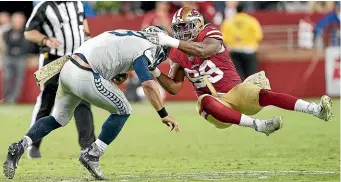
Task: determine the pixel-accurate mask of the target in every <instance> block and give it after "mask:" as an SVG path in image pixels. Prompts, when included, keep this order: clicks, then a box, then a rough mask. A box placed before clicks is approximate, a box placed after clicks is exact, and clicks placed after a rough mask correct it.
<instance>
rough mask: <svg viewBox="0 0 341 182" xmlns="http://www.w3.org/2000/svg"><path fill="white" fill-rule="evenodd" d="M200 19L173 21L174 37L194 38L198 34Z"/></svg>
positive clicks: (182, 38)
mask: <svg viewBox="0 0 341 182" xmlns="http://www.w3.org/2000/svg"><path fill="white" fill-rule="evenodd" d="M196 21H198V20H191V21H179V22H175V23H172V25H171V28H172V34H173V37H174V38H176V39H179V40H183V41H188V40H194V39H195V38H196V37H197V36H198V29H199V27H197V25H198V23H196Z"/></svg>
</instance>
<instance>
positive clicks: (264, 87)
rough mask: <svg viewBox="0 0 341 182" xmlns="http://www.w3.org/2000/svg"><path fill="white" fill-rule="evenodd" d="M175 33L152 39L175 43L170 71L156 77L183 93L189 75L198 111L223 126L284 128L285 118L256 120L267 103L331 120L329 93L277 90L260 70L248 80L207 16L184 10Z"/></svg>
mask: <svg viewBox="0 0 341 182" xmlns="http://www.w3.org/2000/svg"><path fill="white" fill-rule="evenodd" d="M171 29H172V35H173V37H170V36H168V35H167V34H164V33H156V34H155V35H154V37H153V38H150V41H152V42H154V43H156V44H159V45H165V46H170V47H172V49H171V51H170V54H169V58H170V59H171V60H170V61H171V69H170V72H169V75H168V76H167V75H165V74H163V73H161V72H160V70H158V69H155V70H154V71H153V75H154V76H155V77H156V78H157V80H158V82H159V83H160V84H161V85H162V87H163V88H164V89H165V90H166V91H167V92H169V93H170V94H173V95H175V94H177V93H178V92H179V90H180V88H181V85H182V83H183V81H184V77H185V76H186V77H187V78H188V79H189V80H190V81H191V82H192V84H193V87H194V89H195V91H196V94H197V96H198V101H197V111H198V113H199V114H200V115H201V116H202V117H204V118H205V119H206V120H207V121H209V122H211V123H213V124H214V125H215V126H216V127H218V128H227V127H229V126H230V125H231V124H235V125H240V126H245V127H250V128H254V129H255V130H256V131H258V132H262V133H265V134H266V135H269V134H271V133H273V132H275V131H276V130H278V129H280V128H281V127H282V119H281V117H278V116H277V117H274V118H272V119H255V118H252V117H250V116H249V115H254V114H256V113H258V112H259V111H260V110H261V109H262V108H263V107H265V106H270V105H272V106H276V107H279V108H282V109H286V110H292V111H298V112H304V113H308V114H312V115H314V116H316V117H318V118H320V119H322V120H325V121H329V120H331V118H332V116H333V114H332V108H331V107H332V102H331V98H330V97H328V96H326V95H324V96H322V97H321V101H320V103H319V104H315V103H313V102H311V103H310V102H307V101H304V100H302V99H298V98H296V97H294V96H291V95H288V94H284V93H277V92H273V91H271V88H270V84H269V81H268V79H267V78H266V77H265V73H264V72H259V73H256V74H254V75H252V76H250V77H249V78H247V79H246V80H245V81H244V82H241V79H240V77H239V75H238V73H237V72H236V69H235V67H234V65H233V63H232V61H231V58H230V57H229V53H228V51H227V50H226V48H225V47H224V45H223V40H222V34H221V32H220V31H219V30H218V29H217V28H215V27H214V26H211V25H209V24H206V25H205V24H204V19H203V16H202V15H201V14H200V13H199V12H198V11H197V10H195V9H192V8H187V7H184V8H180V9H179V10H178V11H176V12H175V14H174V16H173V20H172V24H171Z"/></svg>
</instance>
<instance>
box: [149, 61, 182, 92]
mask: <svg viewBox="0 0 341 182" xmlns="http://www.w3.org/2000/svg"><path fill="white" fill-rule="evenodd" d="M153 75H154V76H155V77H156V78H157V81H158V82H159V84H160V85H161V86H162V88H164V89H165V90H166V91H167V92H168V93H169V94H172V95H176V94H177V93H178V92H179V91H180V89H181V87H182V83H183V82H184V78H185V72H184V70H183V68H182V67H181V66H180V65H179V64H177V63H173V64H172V65H171V69H170V71H169V74H168V76H167V75H165V74H163V73H162V72H161V71H160V70H158V69H157V70H155V71H153Z"/></svg>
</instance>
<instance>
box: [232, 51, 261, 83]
mask: <svg viewBox="0 0 341 182" xmlns="http://www.w3.org/2000/svg"><path fill="white" fill-rule="evenodd" d="M230 56H231V59H232V61H233V64H234V66H235V67H236V69H237V72H238V74H239V76H240V78H241V79H242V80H245V79H246V78H247V77H248V76H250V75H253V74H255V73H256V72H257V67H258V62H257V56H256V53H242V52H234V51H230Z"/></svg>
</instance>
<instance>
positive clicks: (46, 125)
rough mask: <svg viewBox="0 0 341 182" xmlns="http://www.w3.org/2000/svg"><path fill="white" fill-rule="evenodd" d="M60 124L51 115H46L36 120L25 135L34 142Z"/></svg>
mask: <svg viewBox="0 0 341 182" xmlns="http://www.w3.org/2000/svg"><path fill="white" fill-rule="evenodd" d="M61 126H62V125H60V124H59V123H58V122H57V121H56V119H55V118H54V117H53V116H46V117H43V118H40V119H39V120H38V121H36V122H35V123H34V125H33V126H32V127H31V128H30V130H29V131H28V132H27V134H26V136H27V137H29V138H30V139H31V141H32V142H33V143H34V142H36V141H38V140H41V139H42V138H43V137H44V136H46V135H48V134H49V133H50V132H51V131H53V130H55V129H57V128H59V127H61Z"/></svg>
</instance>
